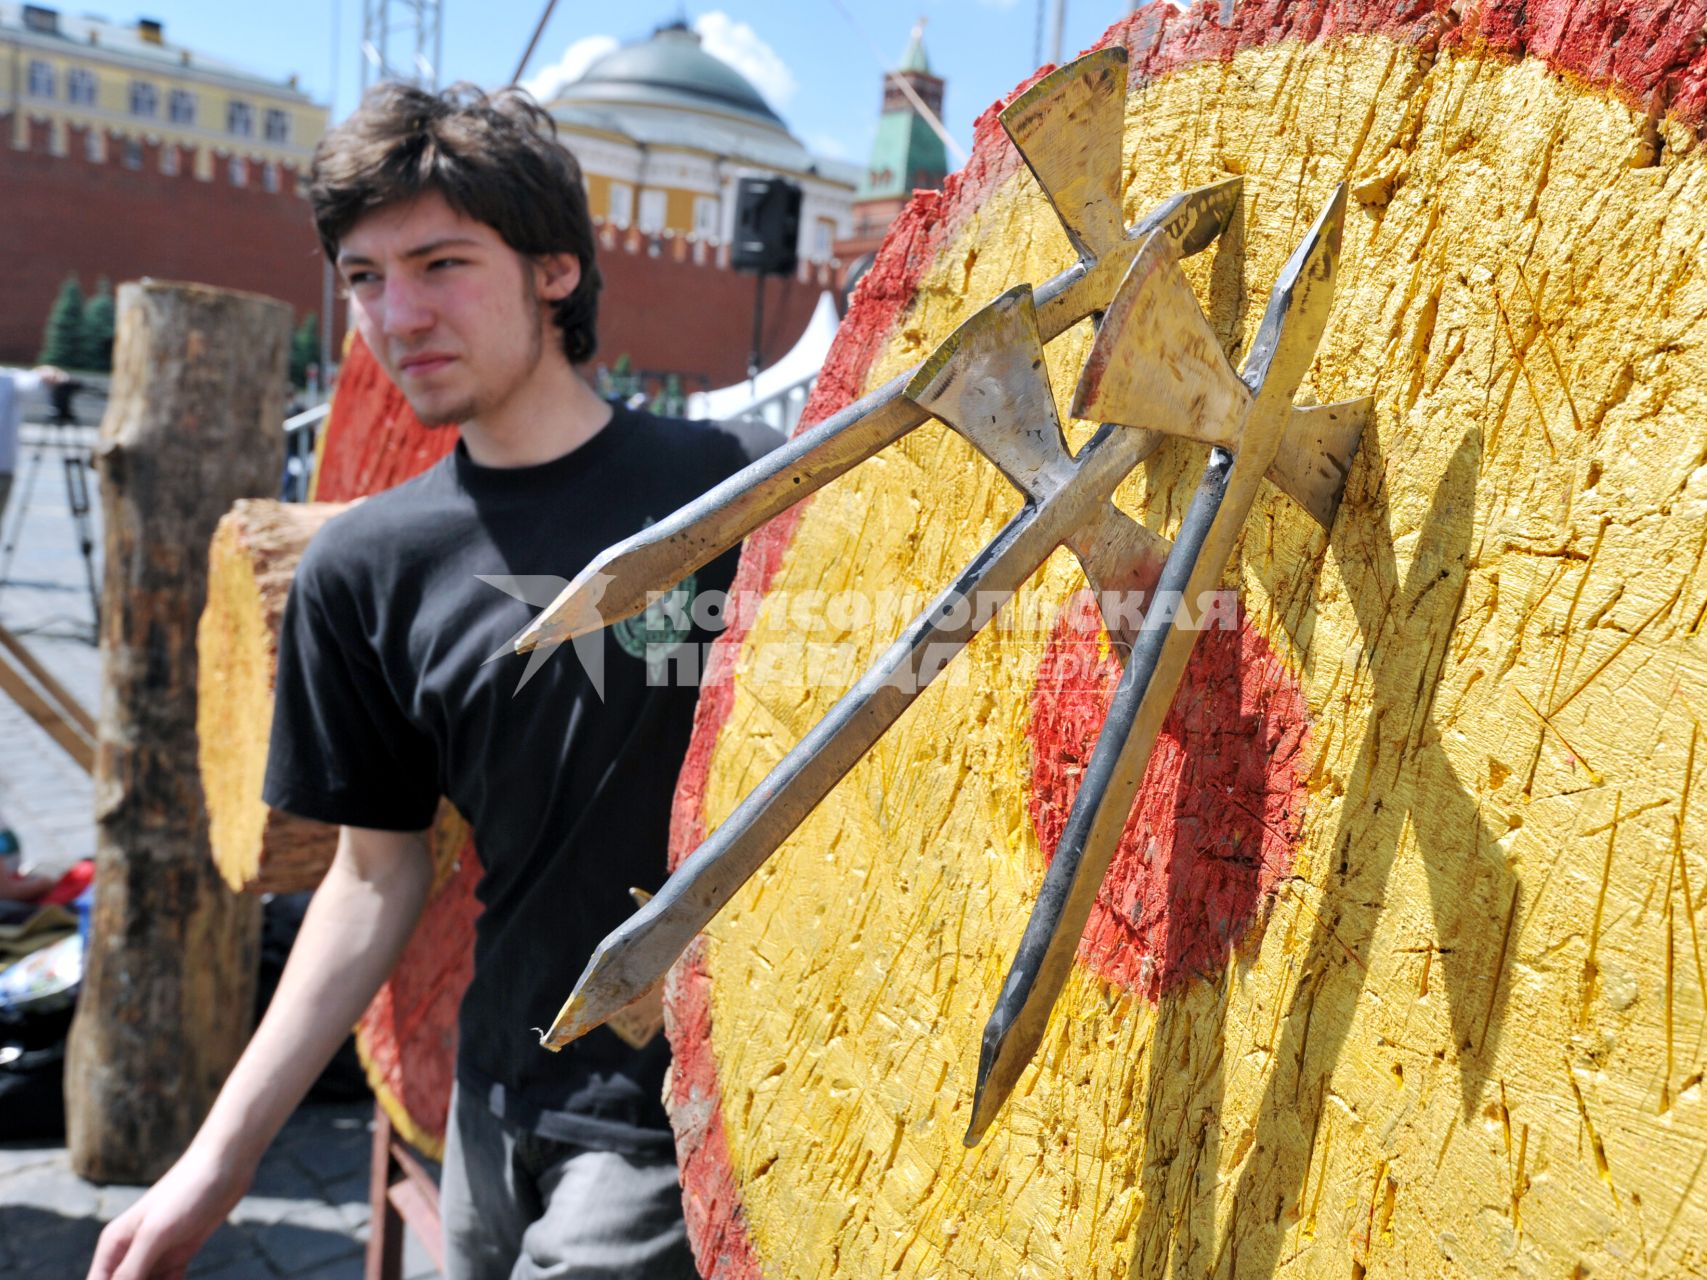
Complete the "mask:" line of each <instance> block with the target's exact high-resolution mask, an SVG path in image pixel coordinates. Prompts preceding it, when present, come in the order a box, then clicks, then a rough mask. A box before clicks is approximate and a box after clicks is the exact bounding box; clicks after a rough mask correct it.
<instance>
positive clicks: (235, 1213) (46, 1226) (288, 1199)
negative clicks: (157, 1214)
mask: <svg viewBox="0 0 1707 1280" xmlns="http://www.w3.org/2000/svg"><path fill="white" fill-rule="evenodd" d="M372 1116H373V1105H372V1104H371V1103H343V1104H337V1105H319V1106H316V1105H310V1106H305V1107H302V1108H300V1109H299V1110H298V1111H297V1113H296V1115H294V1116H293V1117H291V1120H290V1122H289V1123H288V1124H286V1126H285V1128H284V1132H283V1133H281V1134H280V1135H279V1138H278V1141H277V1142H275V1143H274V1144H273V1146H272V1148H271V1149H270V1150H269V1151H268V1152H267V1156H266V1159H265V1160H263V1161H262V1162H261V1169H260V1172H259V1174H257V1176H256V1178H255V1185H254V1186H253V1187H252V1188H251V1189H250V1193H249V1194H248V1195H246V1196H244V1197H243V1199H242V1200H240V1201H239V1202H238V1204H237V1207H236V1208H235V1209H234V1210H232V1213H231V1217H230V1219H229V1220H228V1221H227V1223H226V1225H225V1226H223V1227H221V1228H220V1229H219V1230H218V1231H217V1232H215V1233H214V1235H213V1237H212V1239H210V1240H209V1241H208V1242H207V1245H206V1247H204V1248H203V1249H202V1251H201V1253H200V1254H199V1255H197V1257H196V1260H195V1261H194V1262H193V1263H192V1264H191V1265H190V1271H189V1274H190V1275H191V1276H196V1277H204V1278H205V1280H250V1278H251V1277H255V1278H261V1280H264V1278H266V1277H273V1276H292V1277H296V1278H298V1280H358V1278H359V1277H360V1276H361V1274H362V1252H363V1250H364V1249H365V1247H366V1241H367V1224H368V1204H367V1194H368V1159H369V1151H370V1143H371V1141H372V1138H371V1136H370V1131H369V1122H370V1120H371V1118H372ZM143 1190H144V1188H142V1187H125V1186H109V1187H98V1186H96V1185H95V1184H94V1183H91V1182H85V1181H83V1179H81V1178H79V1177H78V1176H77V1175H76V1174H74V1173H73V1172H72V1171H71V1162H70V1158H69V1156H68V1155H67V1153H66V1150H65V1148H64V1147H59V1146H36V1145H31V1144H20V1143H6V1144H0V1275H4V1276H6V1277H8V1280H73V1278H74V1277H77V1276H81V1275H83V1274H84V1272H85V1271H86V1270H87V1268H88V1266H89V1262H90V1260H91V1259H92V1258H93V1257H94V1253H95V1241H96V1239H97V1238H98V1237H99V1236H100V1234H101V1227H102V1226H103V1225H104V1224H105V1223H107V1222H108V1221H110V1220H111V1219H113V1218H115V1217H117V1216H118V1215H119V1214H121V1213H123V1212H124V1211H125V1210H126V1209H128V1208H129V1207H130V1206H131V1205H133V1204H135V1203H136V1201H137V1200H138V1199H139V1198H140V1197H141V1195H142V1193H143ZM403 1274H404V1276H405V1277H406V1278H407V1280H427V1278H428V1277H433V1276H437V1275H438V1274H439V1273H438V1271H437V1270H436V1269H435V1268H434V1267H433V1264H432V1262H431V1260H430V1259H429V1258H428V1257H427V1254H426V1251H425V1249H424V1248H423V1247H422V1245H421V1242H420V1241H419V1240H417V1239H415V1238H414V1236H413V1235H409V1236H408V1238H407V1243H406V1245H405V1248H404V1257H403Z"/></svg>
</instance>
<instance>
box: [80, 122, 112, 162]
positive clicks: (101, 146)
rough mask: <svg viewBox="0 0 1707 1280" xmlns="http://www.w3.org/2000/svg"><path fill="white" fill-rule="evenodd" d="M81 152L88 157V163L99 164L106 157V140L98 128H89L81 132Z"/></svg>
mask: <svg viewBox="0 0 1707 1280" xmlns="http://www.w3.org/2000/svg"><path fill="white" fill-rule="evenodd" d="M83 154H84V155H85V156H87V157H88V158H89V163H90V164H100V163H102V162H103V161H105V160H106V158H107V140H106V139H105V138H103V137H102V136H101V133H100V130H98V129H89V130H87V131H85V132H84V134H83Z"/></svg>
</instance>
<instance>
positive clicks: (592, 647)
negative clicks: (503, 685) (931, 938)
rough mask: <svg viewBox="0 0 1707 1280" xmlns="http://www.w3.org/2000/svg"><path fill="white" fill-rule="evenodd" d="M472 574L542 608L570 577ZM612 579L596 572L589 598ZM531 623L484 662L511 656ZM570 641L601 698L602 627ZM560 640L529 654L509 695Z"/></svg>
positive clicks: (596, 596)
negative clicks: (517, 642)
mask: <svg viewBox="0 0 1707 1280" xmlns="http://www.w3.org/2000/svg"><path fill="white" fill-rule="evenodd" d="M474 576H475V577H476V578H479V579H480V581H482V582H484V583H485V584H486V585H487V586H489V587H496V588H498V590H500V591H502V592H503V593H504V594H505V595H507V596H509V597H510V598H511V599H513V600H520V601H521V602H522V603H523V604H526V605H530V606H532V607H533V608H535V609H544V608H546V607H547V606H549V605H551V604H552V603H553V602H555V601H556V599H557V597H558V596H559V595H560V594H562V592H563V589H564V588H565V587H567V586H568V585H569V579H567V578H559V577H558V576H557V575H556V574H551V573H514V574H512V573H477V574H475V575H474ZM612 581H613V579H612V577H611V575H609V574H608V573H601V574H598V575H597V576H596V577H595V578H594V580H593V582H592V583H591V584H590V585H591V587H592V591H591V599H592V601H593V602H594V603H595V604H596V603H597V602H598V599H599V597H600V596H602V595H603V594H604V591H605V588H606V587H608V586H609V585H610V583H611V582H612ZM531 625H533V619H531V618H530V619H528V622H527V624H526V625H524V626H523V627H522V628H521V629H520V630H518V631H517V632H516V634H515V635H513V636H511V637H510V638H509V639H508V640H506V641H504V644H503V646H502V647H501V648H500V649H499V650H498V651H497V652H496V653H494V654H493V655H492V656H491V657H489V658H487V659H486V662H496V661H497V660H498V659H499V658H508V657H512V656H513V655H514V654H515V651H516V648H515V645H516V640H517V638H518V637H520V635H521V634H522V632H523V631H526V630H527V628H528V627H529V626H531ZM569 643H570V644H572V645H574V647H575V656H576V657H577V658H579V659H580V660H581V667H582V669H583V670H585V671H586V673H587V680H588V682H589V683H590V684H591V685H592V686H593V692H594V693H595V694H597V695H598V696H599V697H600V698H603V697H604V696H605V643H604V633H603V632H601V631H593V632H589V633H588V634H586V635H582V636H576V637H575V638H574V639H573V640H571V641H570V642H569ZM560 644H561V642H558V644H542V645H540V646H539V647H538V648H537V649H535V650H534V651H533V652H532V653H530V654H528V661H527V666H526V667H524V668H523V669H522V674H521V678H520V679H519V680H517V681H516V688H515V693H512V694H511V695H510V696H511V697H514V696H515V694H516V693H520V692H521V691H522V687H523V686H524V685H526V684H527V682H528V681H529V680H532V679H533V678H534V676H535V674H536V673H537V672H538V671H539V669H540V668H541V667H543V666H544V665H545V660H546V659H547V658H549V657H550V656H551V655H552V654H553V653H555V652H556V651H557V649H558V647H559V645H560ZM481 665H482V666H485V665H486V663H484V662H483V663H481Z"/></svg>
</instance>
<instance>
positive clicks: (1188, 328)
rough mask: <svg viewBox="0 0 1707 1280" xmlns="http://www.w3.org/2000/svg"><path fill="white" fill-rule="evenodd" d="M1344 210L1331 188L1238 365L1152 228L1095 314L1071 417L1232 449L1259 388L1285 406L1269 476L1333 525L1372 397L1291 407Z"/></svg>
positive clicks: (1308, 356) (1238, 445)
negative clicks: (1097, 321)
mask: <svg viewBox="0 0 1707 1280" xmlns="http://www.w3.org/2000/svg"><path fill="white" fill-rule="evenodd" d="M1344 216H1345V193H1344V188H1343V187H1341V188H1340V189H1339V190H1338V191H1336V192H1335V194H1334V196H1333V198H1331V199H1330V200H1329V201H1328V203H1327V205H1326V206H1325V207H1324V208H1323V210H1322V213H1321V215H1320V216H1319V217H1318V218H1317V219H1316V222H1315V224H1314V225H1313V226H1312V227H1311V229H1310V232H1309V234H1307V235H1306V236H1305V238H1304V240H1303V241H1302V242H1301V243H1300V244H1299V246H1298V248H1297V249H1296V250H1295V251H1294V252H1293V254H1292V256H1291V258H1289V259H1288V261H1287V263H1286V266H1285V268H1284V269H1283V270H1282V272H1281V274H1280V278H1279V279H1278V280H1277V281H1276V283H1275V286H1274V288H1273V290H1272V291H1271V292H1270V295H1269V304H1268V309H1267V311H1266V312H1265V313H1264V316H1263V320H1262V323H1261V325H1260V326H1259V327H1258V330H1257V336H1256V338H1255V340H1254V341H1253V342H1252V346H1251V353H1250V356H1249V358H1248V359H1247V360H1246V361H1245V367H1244V371H1243V373H1242V374H1241V373H1238V372H1235V371H1234V369H1233V367H1232V365H1231V364H1230V363H1228V361H1227V358H1226V356H1225V355H1224V354H1223V352H1222V350H1221V345H1220V342H1219V340H1218V339H1217V338H1216V336H1215V331H1214V329H1213V328H1212V327H1211V326H1210V324H1209V320H1208V318H1207V317H1206V316H1205V315H1204V314H1203V309H1202V307H1201V306H1199V304H1198V301H1197V296H1196V294H1195V293H1193V292H1192V289H1191V285H1190V282H1189V281H1187V280H1186V278H1185V274H1184V272H1182V271H1181V270H1180V268H1179V264H1178V258H1177V255H1176V254H1175V253H1174V252H1173V250H1172V246H1171V245H1170V244H1168V243H1167V242H1166V241H1165V240H1164V239H1163V238H1162V237H1161V236H1160V235H1159V234H1158V235H1152V236H1151V237H1150V238H1149V239H1148V240H1147V241H1146V242H1145V243H1144V245H1143V246H1142V247H1141V248H1140V249H1139V251H1138V254H1137V256H1136V257H1135V258H1134V259H1133V261H1132V265H1131V267H1130V268H1129V269H1128V270H1127V274H1126V279H1125V280H1124V281H1123V282H1122V284H1121V287H1120V289H1119V291H1118V292H1117V293H1116V294H1115V297H1114V300H1113V301H1112V302H1111V303H1110V304H1109V307H1108V310H1107V311H1106V312H1105V313H1104V315H1103V321H1102V324H1101V326H1100V327H1099V329H1098V331H1097V338H1096V341H1095V343H1094V344H1093V346H1092V348H1091V354H1090V356H1089V357H1088V358H1087V359H1086V361H1085V367H1084V371H1083V373H1082V374H1081V376H1080V379H1079V386H1078V389H1077V391H1076V393H1075V395H1074V399H1073V413H1074V415H1075V416H1078V417H1089V418H1097V419H1101V420H1103V421H1106V422H1118V423H1120V424H1122V425H1126V426H1132V427H1140V428H1148V429H1150V430H1154V431H1160V432H1164V433H1166V434H1168V435H1177V436H1184V437H1185V438H1187V439H1190V440H1197V441H1200V442H1202V443H1204V444H1208V445H1214V446H1218V447H1220V448H1223V449H1226V450H1228V451H1229V452H1230V453H1233V454H1235V455H1236V454H1238V453H1239V452H1240V451H1241V449H1242V448H1243V446H1244V444H1245V428H1246V424H1247V422H1248V421H1249V420H1250V418H1251V415H1252V413H1253V411H1254V410H1255V409H1256V408H1257V405H1258V400H1259V398H1260V399H1261V400H1263V401H1264V402H1265V404H1266V406H1267V408H1268V409H1269V410H1270V411H1274V412H1280V413H1283V414H1285V415H1287V417H1286V425H1285V429H1284V432H1283V436H1282V438H1281V439H1280V441H1279V442H1278V449H1277V452H1276V453H1275V455H1274V456H1273V457H1272V458H1271V459H1270V460H1269V462H1268V465H1267V467H1266V473H1267V475H1268V478H1269V479H1270V480H1271V481H1273V482H1274V483H1275V484H1276V485H1278V486H1279V487H1280V488H1281V490H1282V491H1283V492H1285V493H1286V494H1287V495H1288V496H1289V497H1291V498H1292V499H1293V501H1295V502H1297V503H1298V504H1299V505H1300V506H1301V507H1303V508H1304V510H1305V511H1306V512H1308V513H1309V514H1310V515H1311V517H1313V518H1314V519H1315V520H1316V521H1317V522H1318V523H1320V524H1321V525H1322V526H1323V527H1324V528H1327V527H1329V526H1331V525H1332V523H1333V519H1334V515H1335V512H1336V511H1337V509H1338V504H1339V498H1340V495H1341V493H1342V492H1343V489H1344V484H1345V478H1346V475H1347V473H1348V472H1349V471H1350V468H1351V460H1352V457H1353V455H1355V453H1356V452H1357V446H1358V442H1359V441H1360V440H1361V438H1362V432H1363V427H1364V425H1365V424H1366V423H1367V421H1368V417H1369V413H1370V401H1368V400H1367V399H1364V400H1357V401H1350V402H1347V403H1344V404H1335V405H1314V406H1308V407H1302V408H1296V409H1294V408H1291V407H1290V406H1291V402H1292V396H1293V393H1294V392H1295V391H1296V389H1297V386H1298V383H1299V382H1300V381H1301V380H1302V379H1303V377H1304V374H1305V373H1307V372H1308V371H1309V367H1310V363H1311V361H1312V360H1314V358H1315V352H1316V348H1317V346H1318V344H1319V343H1320V341H1321V338H1322V334H1323V333H1324V331H1325V330H1326V327H1327V318H1328V312H1329V310H1330V309H1331V306H1332V302H1333V283H1334V275H1335V270H1336V268H1337V265H1338V260H1339V251H1340V236H1341V227H1342V225H1343V222H1344Z"/></svg>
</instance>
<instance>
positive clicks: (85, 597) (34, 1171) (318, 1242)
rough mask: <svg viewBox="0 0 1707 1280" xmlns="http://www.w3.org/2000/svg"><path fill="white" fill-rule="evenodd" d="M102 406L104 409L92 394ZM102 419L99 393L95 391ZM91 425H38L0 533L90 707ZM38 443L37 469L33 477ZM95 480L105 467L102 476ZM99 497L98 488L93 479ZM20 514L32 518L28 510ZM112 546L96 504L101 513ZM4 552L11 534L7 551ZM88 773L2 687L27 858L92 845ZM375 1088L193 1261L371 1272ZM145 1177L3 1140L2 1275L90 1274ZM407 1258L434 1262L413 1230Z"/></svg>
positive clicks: (238, 1273)
mask: <svg viewBox="0 0 1707 1280" xmlns="http://www.w3.org/2000/svg"><path fill="white" fill-rule="evenodd" d="M91 408H92V409H93V414H91V412H90V410H91ZM82 412H83V413H84V414H85V415H89V422H90V423H93V421H94V415H98V412H99V404H98V402H97V403H96V404H95V405H94V406H90V405H88V404H87V403H85V405H83V406H82ZM94 435H95V433H94V429H93V426H92V425H88V426H84V427H82V428H79V429H75V430H73V431H71V432H68V433H64V434H63V435H62V436H61V437H60V438H58V439H55V440H52V441H48V440H47V433H46V432H45V431H44V430H43V429H42V428H40V427H39V426H31V425H26V426H25V429H24V436H23V447H22V449H21V450H20V453H19V460H18V466H19V471H18V476H17V479H16V482H15V484H14V491H13V494H12V500H11V503H10V505H9V507H8V510H7V511H6V512H5V513H4V515H5V518H4V521H3V523H0V546H3V544H4V543H5V542H7V541H10V540H11V539H12V538H13V536H14V529H16V530H17V546H16V552H15V556H14V558H13V560H12V563H11V566H10V574H9V580H8V581H7V582H6V583H4V584H3V585H0V624H4V625H5V626H6V627H8V628H10V629H11V630H12V631H13V632H14V633H15V634H17V635H18V636H19V637H20V638H22V639H23V640H24V642H25V643H26V644H27V645H28V646H29V648H30V649H31V651H32V652H33V653H34V655H35V656H36V657H37V658H38V659H39V660H40V661H41V663H42V664H43V665H44V666H45V667H47V669H48V670H49V671H50V672H52V673H53V675H54V676H55V677H57V678H58V679H59V680H60V682H61V683H62V684H64V685H65V686H66V687H67V688H68V689H69V691H70V692H71V693H72V695H73V696H75V697H76V698H77V699H78V700H79V701H81V702H82V703H83V704H84V706H86V707H87V708H88V709H89V710H90V711H91V712H96V711H97V708H98V700H99V697H98V695H99V691H100V661H99V655H98V653H97V651H96V648H95V644H94V630H93V612H92V608H91V603H90V599H89V593H88V588H87V586H86V579H85V577H84V564H83V557H82V553H81V551H80V549H79V537H78V531H77V525H76V521H75V520H74V519H73V517H72V513H71V508H70V503H69V501H68V497H67V488H66V484H65V480H64V468H63V464H62V462H61V461H60V459H61V457H62V456H64V455H65V453H67V452H68V451H69V450H71V449H73V448H81V449H84V450H87V449H88V448H89V447H90V446H91V445H92V444H93V443H94ZM44 441H46V443H45V444H43V445H42V447H41V448H40V450H39V452H40V462H39V470H38V472H37V474H36V477H35V483H34V486H33V489H32V490H31V491H30V493H29V495H28V502H27V503H26V502H25V501H24V496H25V495H24V488H25V486H26V484H27V483H28V481H29V472H30V469H31V467H32V463H33V462H34V460H35V457H36V455H37V453H38V444H42V442H44ZM91 481H92V477H91ZM90 496H91V498H92V499H93V498H95V496H96V495H95V491H94V488H93V485H92V484H91V489H90ZM20 514H21V515H22V517H23V518H22V522H21V527H19V526H18V525H17V524H15V522H17V521H18V518H19V516H20ZM92 520H93V526H92V527H93V528H94V529H95V531H96V533H95V536H96V559H97V568H98V561H99V512H98V511H97V512H94V513H92ZM3 555H4V552H3V550H0V557H3ZM93 803H94V801H93V790H92V788H91V786H90V782H89V778H88V776H87V775H86V774H84V773H83V771H82V770H81V769H80V768H79V767H78V766H77V765H76V764H75V763H74V762H73V761H72V760H71V758H70V757H69V756H68V755H66V754H65V752H64V751H62V750H61V749H60V748H59V746H58V745H57V744H55V743H54V741H53V740H52V739H51V738H49V737H48V736H47V735H46V734H45V733H44V732H42V730H41V729H39V728H38V727H37V726H36V724H35V723H34V722H33V721H32V720H30V719H29V717H27V716H26V715H24V713H23V712H22V711H20V710H19V709H18V708H17V706H16V705H15V704H14V703H13V702H12V701H11V700H10V699H9V698H6V697H4V696H0V813H3V814H4V815H5V821H6V822H7V823H10V824H11V826H12V827H13V828H14V830H16V831H17V833H18V836H19V838H20V840H21V842H22V844H23V850H24V857H25V861H26V863H27V864H33V866H34V868H35V869H37V870H41V871H60V870H63V869H64V868H65V867H67V866H69V865H70V864H71V863H72V862H74V861H76V860H77V859H78V858H81V857H88V856H90V855H92V854H93V853H94V848H95V825H94V813H93ZM372 1114H373V1107H372V1104H371V1103H365V1104H345V1105H338V1106H305V1107H303V1108H302V1109H300V1110H299V1111H298V1112H297V1113H296V1115H295V1116H294V1117H293V1118H292V1119H291V1121H290V1123H289V1124H288V1125H287V1126H286V1128H285V1130H284V1132H283V1134H281V1135H280V1138H279V1140H278V1141H277V1142H276V1143H275V1144H274V1145H273V1147H272V1149H271V1150H270V1151H269V1152H268V1154H267V1157H266V1159H265V1160H264V1161H263V1162H262V1164H261V1169H260V1173H259V1175H258V1176H257V1178H256V1182H255V1185H254V1187H253V1189H252V1190H251V1193H250V1194H249V1195H248V1196H245V1197H244V1199H243V1200H242V1201H241V1202H239V1204H238V1206H237V1208H236V1209H235V1210H234V1211H233V1212H232V1214H231V1218H230V1221H229V1223H228V1224H227V1225H226V1226H224V1227H221V1228H220V1230H219V1232H218V1233H217V1234H215V1235H214V1237H213V1238H212V1239H211V1240H210V1241H209V1242H208V1244H207V1247H206V1248H205V1249H204V1250H203V1251H202V1253H201V1255H200V1256H199V1257H198V1258H197V1260H196V1262H195V1264H194V1265H193V1266H192V1267H191V1268H190V1275H192V1276H198V1277H207V1280H216V1278H217V1280H248V1278H249V1277H263V1278H264V1277H272V1276H293V1277H301V1278H302V1280H331V1278H332V1277H359V1276H360V1275H361V1270H362V1250H363V1248H364V1242H365V1241H366V1239H367V1219H368V1205H367V1188H368V1161H369V1150H370V1146H369V1144H370V1120H371V1118H372ZM142 1192H143V1188H141V1187H121V1186H109V1187H98V1186H95V1185H94V1184H93V1183H88V1182H84V1181H83V1180H82V1179H80V1178H79V1177H77V1175H76V1174H74V1173H73V1172H72V1171H71V1164H70V1160H69V1157H68V1155H67V1153H66V1151H65V1148H63V1147H61V1146H42V1145H32V1144H0V1276H5V1277H8V1280H35V1278H36V1277H40V1278H41V1280H70V1278H74V1277H77V1276H81V1275H83V1274H84V1271H85V1270H86V1269H87V1267H88V1264H89V1261H90V1259H91V1257H92V1256H93V1254H94V1248H95V1240H96V1238H97V1237H98V1236H99V1235H100V1231H101V1227H102V1225H103V1224H104V1223H106V1222H107V1221H109V1220H110V1219H112V1218H113V1217H116V1216H117V1215H118V1214H120V1213H122V1212H123V1211H124V1210H125V1209H126V1208H128V1207H129V1206H130V1205H131V1204H133V1203H135V1201H136V1200H137V1198H138V1197H140V1196H141V1195H142ZM404 1274H405V1276H407V1277H410V1278H411V1280H415V1278H425V1277H431V1276H436V1275H437V1274H438V1272H437V1271H436V1270H435V1269H434V1268H433V1266H432V1264H431V1262H430V1261H429V1260H428V1258H427V1256H426V1253H425V1251H424V1250H423V1248H422V1246H421V1244H420V1242H419V1241H418V1240H415V1239H414V1238H413V1237H412V1236H411V1237H410V1238H409V1241H408V1246H407V1249H406V1251H405V1259H404Z"/></svg>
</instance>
